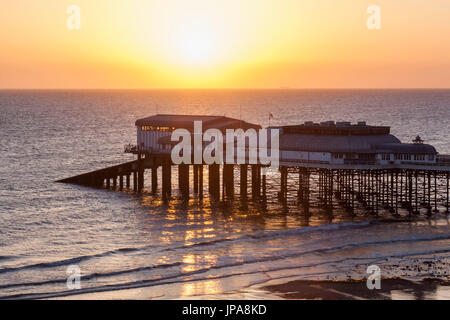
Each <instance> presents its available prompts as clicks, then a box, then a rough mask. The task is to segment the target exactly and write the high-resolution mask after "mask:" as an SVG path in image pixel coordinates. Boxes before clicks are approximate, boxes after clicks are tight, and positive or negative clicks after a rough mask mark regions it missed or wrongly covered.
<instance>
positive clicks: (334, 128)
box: [278, 121, 390, 136]
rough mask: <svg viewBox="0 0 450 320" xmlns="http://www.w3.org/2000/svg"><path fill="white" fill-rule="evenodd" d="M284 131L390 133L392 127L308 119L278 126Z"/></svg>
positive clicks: (339, 133) (363, 134)
mask: <svg viewBox="0 0 450 320" xmlns="http://www.w3.org/2000/svg"><path fill="white" fill-rule="evenodd" d="M278 128H280V129H282V131H283V133H297V134H314V135H333V136H337V135H362V136H368V135H386V134H389V133H390V127H385V126H369V125H367V124H366V122H364V121H361V122H358V123H356V124H351V123H350V122H334V121H325V122H321V123H314V122H312V121H306V122H305V123H304V124H299V125H289V126H282V127H278Z"/></svg>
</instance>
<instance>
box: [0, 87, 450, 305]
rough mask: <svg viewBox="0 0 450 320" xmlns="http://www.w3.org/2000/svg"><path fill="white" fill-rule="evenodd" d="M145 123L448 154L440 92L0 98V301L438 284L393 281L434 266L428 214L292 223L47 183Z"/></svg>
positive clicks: (443, 238)
mask: <svg viewBox="0 0 450 320" xmlns="http://www.w3.org/2000/svg"><path fill="white" fill-rule="evenodd" d="M157 113H159V114H196V115H225V116H228V117H234V118H240V119H243V120H245V121H248V122H253V123H258V124H260V125H262V126H268V125H269V114H272V115H273V118H272V119H271V120H270V124H271V125H287V124H300V123H303V122H304V121H316V122H318V121H327V120H334V121H351V122H357V121H366V122H367V124H370V125H384V126H390V127H391V132H392V133H393V134H394V135H395V136H397V137H398V138H399V139H400V140H402V141H403V142H410V141H411V140H413V139H414V138H415V137H416V136H417V135H420V137H421V138H422V139H424V140H425V143H429V144H432V145H433V146H435V147H436V149H437V150H438V152H439V153H441V154H450V90H381V89H380V90H378V89H377V90H295V89H278V90H275V89H274V90H231V89H230V90H67V91H65V90H2V91H0V298H2V299H17V298H33V299H38V298H77V297H89V298H114V299H122V298H123V299H128V298H131V299H190V298H225V299H226V298H235V297H239V298H244V299H246V298H255V297H256V298H272V297H273V296H272V295H271V293H269V292H265V291H264V290H262V289H258V288H261V285H263V284H265V283H268V282H270V281H283V280H284V279H286V280H287V279H291V278H296V279H335V280H345V279H364V278H365V277H367V275H368V274H367V273H366V271H367V270H366V267H367V266H369V265H373V264H375V265H377V264H380V265H381V266H383V265H384V264H386V263H388V264H390V267H389V268H386V269H383V267H381V275H382V276H386V277H409V278H412V279H416V280H420V279H423V278H427V277H435V278H436V277H437V278H440V279H444V280H448V277H449V274H450V269H449V268H448V267H444V268H443V269H442V270H441V271H440V273H437V272H433V273H430V272H429V270H426V269H423V270H408V271H405V270H406V269H407V268H405V267H403V268H395V267H394V266H395V265H403V266H407V265H408V264H409V262H413V261H421V260H423V261H428V260H433V261H441V262H442V261H444V262H445V261H448V259H449V257H450V224H449V218H448V216H447V215H446V214H445V213H444V208H443V207H442V206H441V207H439V209H440V212H439V213H434V214H433V215H432V216H430V217H429V216H427V215H425V214H423V213H421V214H419V215H414V216H410V215H408V214H407V213H406V212H402V213H401V214H400V216H399V217H394V216H392V214H390V213H389V212H388V211H384V210H381V211H380V213H379V215H378V216H374V215H372V214H370V213H368V212H367V211H365V210H364V208H363V207H361V208H358V210H357V212H356V214H350V213H348V212H347V211H345V210H344V209H343V208H340V207H339V204H338V203H337V202H336V204H335V209H334V211H333V212H332V213H330V212H326V211H323V210H321V208H320V207H319V206H317V207H316V206H315V205H314V204H312V206H311V208H310V210H309V211H308V212H306V211H305V210H304V209H302V208H301V207H300V206H298V205H297V204H296V203H295V201H292V203H289V204H288V205H287V206H283V205H282V204H280V203H278V202H277V201H276V197H275V196H274V195H271V194H270V195H269V200H271V201H269V204H268V205H267V206H262V205H261V203H260V202H252V201H251V200H250V201H248V202H247V203H241V202H240V201H239V199H236V200H235V201H231V202H221V201H220V202H214V201H210V199H209V197H208V194H207V193H206V191H205V194H204V196H205V197H204V199H203V200H200V199H198V198H197V197H194V196H193V195H192V192H191V197H190V199H189V201H188V202H186V201H182V200H181V199H180V197H179V195H178V191H177V179H176V178H173V197H172V199H171V200H170V201H169V202H168V203H165V202H163V201H162V200H161V197H160V195H159V194H156V195H151V194H150V193H148V192H144V193H143V194H140V195H138V194H135V193H133V192H117V191H113V190H106V189H94V188H88V187H82V186H77V185H70V184H62V183H56V182H55V181H56V180H59V179H62V178H67V177H70V176H73V175H77V174H81V173H84V172H88V171H92V170H95V169H101V168H105V167H108V166H111V165H115V164H120V163H122V162H125V161H130V160H133V156H132V155H130V154H125V153H124V145H126V144H130V143H131V144H136V127H135V121H136V120H137V119H139V118H143V117H148V116H151V115H154V114H157ZM205 170H206V169H205ZM205 172H206V171H205ZM174 175H176V172H175V171H174ZM206 176H207V175H205V177H206ZM272 178H273V181H276V177H272ZM269 180H270V179H269ZM149 181H150V179H147V181H146V186H145V187H146V188H148V185H147V182H149ZM206 186H207V181H205V190H207V187H206ZM191 188H192V185H191ZM274 188H276V187H274ZM78 276H79V277H78ZM78 280H79V281H78Z"/></svg>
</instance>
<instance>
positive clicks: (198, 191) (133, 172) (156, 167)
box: [58, 154, 450, 215]
mask: <svg viewBox="0 0 450 320" xmlns="http://www.w3.org/2000/svg"><path fill="white" fill-rule="evenodd" d="M264 169H265V168H264V167H263V166H261V165H252V164H241V165H234V164H226V163H225V164H222V165H219V164H212V165H205V164H203V165H199V164H196V165H188V164H180V165H174V164H172V162H171V160H170V157H168V156H167V155H149V154H147V155H145V154H139V155H138V159H137V160H134V161H130V162H126V163H123V164H120V165H116V166H112V167H109V168H105V169H101V170H97V171H93V172H89V173H85V174H82V175H78V176H75V177H71V178H68V179H63V180H60V181H58V182H63V183H74V184H80V185H84V186H91V187H96V188H106V189H112V190H116V191H122V190H127V191H129V192H136V193H142V192H149V193H151V194H155V195H156V194H159V193H160V196H161V198H162V200H163V201H166V202H167V201H170V200H171V199H173V198H175V197H176V198H178V199H182V200H188V199H190V198H191V197H196V198H198V199H199V200H202V199H203V198H204V195H205V192H207V193H208V194H209V198H210V199H211V201H233V200H239V201H241V202H247V201H254V202H257V203H263V204H267V203H270V202H274V201H276V202H278V203H280V204H281V205H284V206H287V205H288V204H295V205H297V206H300V207H302V208H303V209H304V210H308V209H309V208H310V206H311V205H312V203H314V205H315V206H319V207H320V208H321V209H323V210H325V211H330V212H332V211H333V210H334V209H335V208H336V207H337V206H340V207H343V208H345V209H346V210H347V211H349V212H351V213H353V212H355V208H356V207H359V208H364V209H365V210H366V211H367V212H369V213H370V214H374V215H377V214H378V213H379V212H380V211H381V210H387V211H389V212H391V213H392V214H393V215H397V214H399V211H400V210H405V211H407V212H408V213H409V214H419V213H421V212H423V213H425V214H427V215H431V214H432V213H435V212H439V211H441V212H446V213H448V212H449V210H450V206H449V193H450V188H449V181H450V163H448V164H447V163H440V164H439V165H435V166H424V167H423V168H420V166H419V168H418V166H404V167H403V168H399V167H397V168H386V169H380V168H374V166H369V165H366V166H363V165H360V166H356V167H354V168H352V167H351V166H349V165H347V168H342V166H336V165H334V166H330V165H323V164H322V165H320V166H319V165H317V164H316V165H313V164H305V163H289V164H287V163H281V165H280V167H279V168H278V170H277V172H271V171H268V173H267V174H263V172H262V171H263V170H264ZM146 170H148V171H147V173H148V174H150V175H151V179H149V184H150V186H149V188H144V186H145V181H144V177H145V176H146V175H145V171H146ZM205 170H207V174H205ZM158 173H160V174H161V177H160V179H159V178H158ZM173 176H177V178H178V182H177V183H176V184H175V185H177V186H178V190H175V191H174V190H172V186H173V185H174V183H173V181H172V180H173V179H172V177H173ZM205 176H207V181H206V183H207V185H208V188H207V190H204V185H205ZM159 182H161V188H159V185H158V183H159ZM191 183H192V185H191ZM191 192H192V194H191Z"/></svg>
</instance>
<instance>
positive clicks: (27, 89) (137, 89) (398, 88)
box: [0, 87, 450, 91]
mask: <svg viewBox="0 0 450 320" xmlns="http://www.w3.org/2000/svg"><path fill="white" fill-rule="evenodd" d="M156 90H167V91H171V90H173V91H175V90H242V91H244V90H260V91H264V90H267V91H269V90H293V91H294V90H450V87H392V88H389V87H370V88H364V87H362V88H357V87H348V88H333V87H329V88H307V87H303V88H300V87H299V88H297V87H273V88H257V87H255V88H251V87H248V88H237V87H217V88H182V87H180V88H0V91H156Z"/></svg>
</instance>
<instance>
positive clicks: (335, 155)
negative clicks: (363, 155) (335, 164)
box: [333, 153, 344, 159]
mask: <svg viewBox="0 0 450 320" xmlns="http://www.w3.org/2000/svg"><path fill="white" fill-rule="evenodd" d="M343 157H344V155H343V154H342V153H335V154H333V158H335V159H342V158H343Z"/></svg>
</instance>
